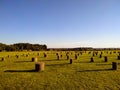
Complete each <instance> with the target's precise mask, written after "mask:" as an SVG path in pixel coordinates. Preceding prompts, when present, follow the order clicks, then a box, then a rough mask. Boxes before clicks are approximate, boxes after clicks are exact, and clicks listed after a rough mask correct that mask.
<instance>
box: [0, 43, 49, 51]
mask: <svg viewBox="0 0 120 90" xmlns="http://www.w3.org/2000/svg"><path fill="white" fill-rule="evenodd" d="M24 50H27V51H40V50H47V45H40V44H30V43H15V44H11V45H6V44H3V43H0V51H24Z"/></svg>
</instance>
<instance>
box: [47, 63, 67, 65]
mask: <svg viewBox="0 0 120 90" xmlns="http://www.w3.org/2000/svg"><path fill="white" fill-rule="evenodd" d="M66 65H69V63H62V64H50V65H46V66H66Z"/></svg>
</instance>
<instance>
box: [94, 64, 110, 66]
mask: <svg viewBox="0 0 120 90" xmlns="http://www.w3.org/2000/svg"><path fill="white" fill-rule="evenodd" d="M105 65H112V64H96V66H105Z"/></svg>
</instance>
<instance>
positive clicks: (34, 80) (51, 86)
mask: <svg viewBox="0 0 120 90" xmlns="http://www.w3.org/2000/svg"><path fill="white" fill-rule="evenodd" d="M110 52H111V51H109V53H108V54H107V53H103V57H102V58H99V54H100V53H101V52H100V51H99V53H98V55H97V56H95V57H94V62H90V58H91V57H92V53H91V54H88V52H86V53H83V54H82V55H80V56H79V57H78V58H77V60H74V63H73V64H69V60H67V59H66V52H55V51H52V52H51V51H48V52H0V60H1V58H2V57H4V58H5V61H0V90H16V89H17V90H120V76H119V75H120V67H119V65H118V70H112V62H113V61H115V62H117V63H119V62H120V61H119V60H117V56H118V53H112V54H110ZM112 52H113V51H112ZM38 53H39V54H40V55H39V56H38ZM43 53H46V54H47V57H46V58H44V57H43ZM56 53H58V54H59V55H60V54H62V55H63V57H62V58H60V60H57V56H56ZM76 53H77V54H78V53H79V52H76ZM23 54H24V55H23ZM8 55H9V57H8ZM16 55H18V56H19V58H16ZM26 55H28V57H26ZM74 55H75V52H72V54H71V53H70V58H72V59H74ZM104 56H108V62H104ZM32 57H38V61H39V62H45V71H44V72H34V70H35V62H31V61H32V60H31V58H32Z"/></svg>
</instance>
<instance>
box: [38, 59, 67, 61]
mask: <svg viewBox="0 0 120 90" xmlns="http://www.w3.org/2000/svg"><path fill="white" fill-rule="evenodd" d="M39 61H67V60H66V59H59V60H58V59H50V60H39Z"/></svg>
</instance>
